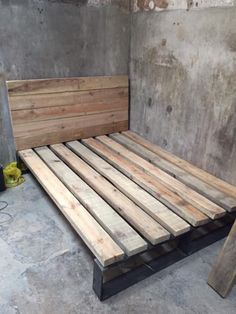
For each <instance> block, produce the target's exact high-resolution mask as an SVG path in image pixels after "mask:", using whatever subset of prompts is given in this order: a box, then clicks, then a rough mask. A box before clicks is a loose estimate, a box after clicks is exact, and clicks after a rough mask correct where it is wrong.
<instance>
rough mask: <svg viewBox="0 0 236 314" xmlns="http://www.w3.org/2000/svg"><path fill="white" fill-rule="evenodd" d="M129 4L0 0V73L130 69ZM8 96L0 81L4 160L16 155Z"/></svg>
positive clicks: (0, 157) (0, 159) (0, 154)
mask: <svg viewBox="0 0 236 314" xmlns="http://www.w3.org/2000/svg"><path fill="white" fill-rule="evenodd" d="M129 9H130V8H129V1H124V0H0V73H1V72H4V73H5V78H6V79H8V80H15V79H34V78H50V77H64V76H91V75H116V74H127V73H128V60H129V48H130V10H129ZM5 96H6V93H5V91H4V87H3V86H2V85H1V86H0V131H1V132H0V163H2V164H6V163H7V162H10V161H12V160H13V159H14V156H13V155H14V154H13V150H14V145H13V137H12V129H11V122H10V118H9V112H8V110H6V104H7V99H6V97H5ZM6 143H8V144H9V145H6Z"/></svg>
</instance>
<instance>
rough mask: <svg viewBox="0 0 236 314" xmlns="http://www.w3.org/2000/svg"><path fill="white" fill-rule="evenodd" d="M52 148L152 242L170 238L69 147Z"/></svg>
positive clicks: (57, 146) (60, 145)
mask: <svg viewBox="0 0 236 314" xmlns="http://www.w3.org/2000/svg"><path fill="white" fill-rule="evenodd" d="M51 149H52V150H53V151H54V152H55V153H56V154H57V155H58V156H59V157H60V159H62V160H63V161H64V162H65V163H67V164H68V165H69V167H70V168H71V169H73V170H74V171H75V172H76V173H77V174H78V175H79V176H80V177H81V178H82V179H83V180H84V181H85V182H86V183H87V184H89V185H90V186H91V187H92V188H93V189H94V190H95V191H96V192H97V193H98V194H99V195H100V196H101V197H102V198H103V199H105V200H106V201H107V202H108V203H109V204H110V205H111V206H112V207H113V208H114V209H115V210H116V211H117V212H118V213H119V214H120V215H121V216H122V217H124V218H125V219H126V220H127V221H128V222H129V223H130V224H131V225H132V226H134V227H135V229H136V230H138V231H139V232H140V233H141V234H142V235H143V236H144V237H145V238H146V239H147V240H149V241H150V242H151V243H152V244H157V243H161V242H163V241H165V240H167V239H169V237H170V234H169V232H168V231H166V230H165V229H164V228H163V227H162V226H161V225H159V224H158V223H157V222H156V221H155V220H154V219H152V218H151V217H150V216H149V215H147V214H146V213H145V212H144V211H143V210H142V209H140V208H139V207H138V206H137V205H135V203H133V202H132V201H131V200H130V199H129V198H127V197H126V196H125V195H124V194H123V193H121V192H120V191H119V190H117V189H116V188H115V187H114V186H113V185H112V184H111V183H110V182H109V181H107V180H106V179H105V178H103V177H102V176H101V175H100V174H98V173H97V172H96V171H95V170H94V169H92V168H91V167H90V166H89V165H87V164H86V163H85V162H84V161H83V160H82V159H80V158H79V157H78V156H77V155H75V154H74V153H73V152H72V151H70V150H69V149H68V148H67V147H65V146H64V145H63V144H56V145H51Z"/></svg>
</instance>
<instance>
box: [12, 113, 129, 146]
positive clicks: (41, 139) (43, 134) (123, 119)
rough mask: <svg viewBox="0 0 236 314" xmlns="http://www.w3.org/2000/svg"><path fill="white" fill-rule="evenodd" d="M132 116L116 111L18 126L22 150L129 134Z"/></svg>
mask: <svg viewBox="0 0 236 314" xmlns="http://www.w3.org/2000/svg"><path fill="white" fill-rule="evenodd" d="M127 128H128V112H127V111H126V110H124V111H116V112H112V113H101V114H97V115H91V116H85V117H83V116H82V117H74V118H67V119H57V120H48V121H44V122H43V123H42V122H41V121H36V122H33V123H27V124H17V125H14V128H13V131H14V135H15V142H16V146H17V149H18V150H22V149H26V148H31V147H38V146H44V145H49V144H52V143H60V142H65V141H69V140H73V139H79V138H86V137H89V136H93V135H95V134H97V135H101V134H107V133H110V132H116V131H118V130H121V129H123V130H127Z"/></svg>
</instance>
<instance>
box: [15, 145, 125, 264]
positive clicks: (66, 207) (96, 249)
mask: <svg viewBox="0 0 236 314" xmlns="http://www.w3.org/2000/svg"><path fill="white" fill-rule="evenodd" d="M19 155H20V157H21V159H22V160H23V161H24V162H25V164H26V165H27V166H28V167H29V169H30V170H31V172H32V173H33V174H34V176H35V177H36V178H37V180H38V181H39V182H40V184H41V185H42V187H43V188H44V189H45V190H46V192H47V193H48V194H49V196H50V197H51V198H52V200H53V201H54V203H55V204H56V205H57V207H58V208H59V209H60V210H61V211H62V213H63V214H64V215H65V217H66V218H67V220H68V221H69V222H70V224H71V225H72V226H73V227H74V229H75V230H76V231H77V233H78V234H79V235H80V237H81V238H82V239H83V241H84V242H85V243H86V245H87V246H88V247H89V248H90V250H91V251H92V252H93V254H94V255H95V256H96V257H97V258H98V260H99V261H100V262H101V264H102V265H104V266H107V265H110V264H112V263H115V262H117V261H119V260H122V259H123V257H124V252H123V251H122V250H121V248H120V247H119V246H118V245H117V244H116V243H115V242H114V241H113V240H112V238H111V237H110V236H109V235H108V234H107V233H106V232H105V231H104V230H103V229H102V227H101V226H100V225H99V224H98V223H97V222H96V220H95V219H94V218H93V217H92V216H91V215H90V214H89V213H88V212H87V210H86V209H85V208H84V207H83V206H82V205H81V204H80V203H79V201H78V200H77V199H76V198H75V197H74V196H73V194H72V193H71V192H69V190H68V189H67V188H66V187H65V186H64V185H63V184H62V182H61V181H60V180H59V179H58V178H57V177H56V176H55V174H54V173H53V172H52V171H51V170H50V169H49V168H48V167H47V166H46V165H45V164H44V162H43V161H42V160H41V159H40V158H39V157H38V156H37V155H36V153H34V152H33V151H32V150H31V149H28V150H25V151H21V152H19ZM91 230H92V232H91Z"/></svg>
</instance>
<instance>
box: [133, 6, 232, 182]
mask: <svg viewBox="0 0 236 314" xmlns="http://www.w3.org/2000/svg"><path fill="white" fill-rule="evenodd" d="M174 2H177V1H174ZM222 2H224V4H225V5H229V6H230V8H204V9H201V8H200V9H199V8H198V9H196V7H195V9H191V8H190V10H188V11H187V10H168V11H163V12H151V11H149V12H145V10H149V9H145V8H142V7H140V8H139V9H138V10H139V12H138V13H133V15H132V29H131V38H132V44H131V66H130V70H131V74H130V75H131V84H132V88H131V99H132V104H131V129H132V130H134V131H137V132H138V133H140V134H141V135H143V136H145V137H146V138H148V139H149V140H151V141H153V142H154V143H157V144H159V145H161V146H162V147H164V148H166V149H167V150H169V151H171V152H173V153H175V154H177V155H179V156H181V157H183V158H184V159H187V160H189V161H191V162H193V163H194V164H196V165H197V166H199V167H202V168H204V169H206V170H208V171H209V172H211V173H213V174H215V175H217V176H219V177H221V178H223V179H225V180H227V181H229V182H231V183H234V184H236V158H235V156H236V18H235V17H236V7H235V6H233V5H234V3H233V2H232V1H231V3H229V2H228V3H226V2H227V1H222ZM140 3H141V2H139V4H140ZM199 3H200V1H199ZM212 3H214V1H212Z"/></svg>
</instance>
